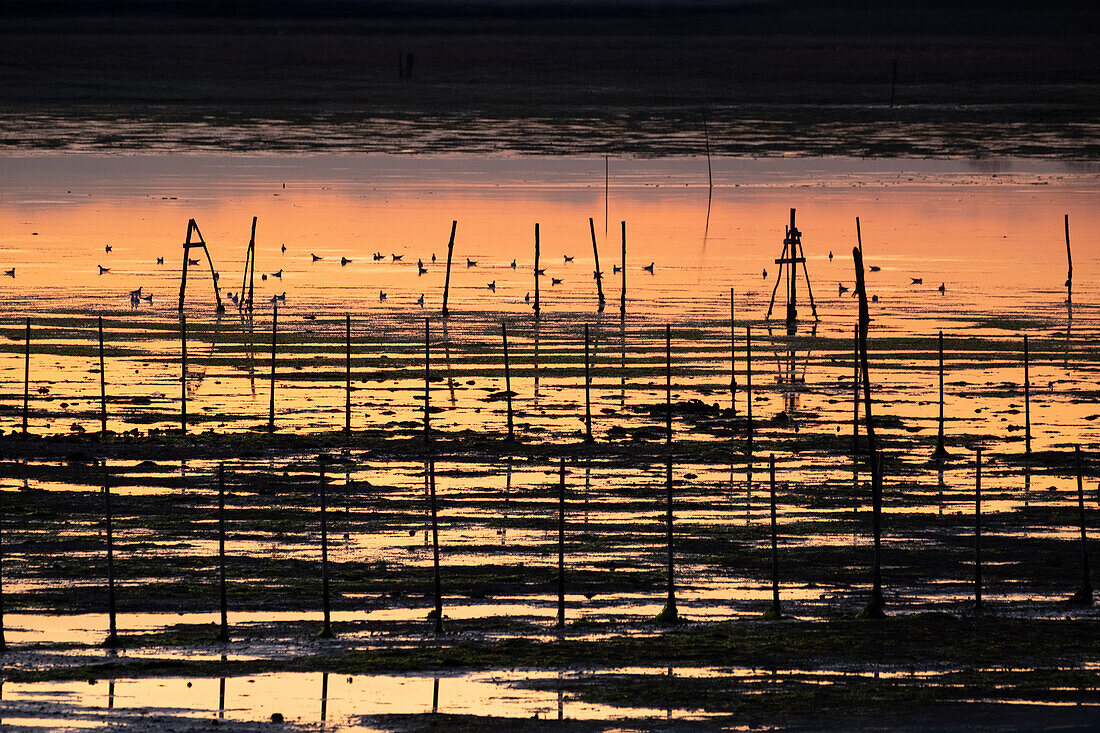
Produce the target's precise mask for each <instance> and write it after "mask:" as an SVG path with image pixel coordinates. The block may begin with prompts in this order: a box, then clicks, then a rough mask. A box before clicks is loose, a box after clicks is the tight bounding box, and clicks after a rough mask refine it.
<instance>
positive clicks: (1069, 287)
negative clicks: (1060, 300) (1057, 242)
mask: <svg viewBox="0 0 1100 733" xmlns="http://www.w3.org/2000/svg"><path fill="white" fill-rule="evenodd" d="M1066 264H1067V268H1068V269H1067V271H1066V302H1067V303H1072V302H1073V253H1071V252H1070V249H1069V214H1066Z"/></svg>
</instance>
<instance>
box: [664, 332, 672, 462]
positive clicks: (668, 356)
mask: <svg viewBox="0 0 1100 733" xmlns="http://www.w3.org/2000/svg"><path fill="white" fill-rule="evenodd" d="M665 445H667V446H669V447H671V446H672V326H670V325H669V324H667V323H666V324H665Z"/></svg>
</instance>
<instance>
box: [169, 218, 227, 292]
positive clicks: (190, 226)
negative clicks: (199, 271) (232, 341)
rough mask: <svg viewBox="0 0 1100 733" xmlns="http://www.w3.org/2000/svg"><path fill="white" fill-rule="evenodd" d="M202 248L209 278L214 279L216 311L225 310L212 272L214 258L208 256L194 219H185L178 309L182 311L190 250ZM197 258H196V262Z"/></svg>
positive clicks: (208, 253) (215, 276)
mask: <svg viewBox="0 0 1100 733" xmlns="http://www.w3.org/2000/svg"><path fill="white" fill-rule="evenodd" d="M192 234H194V235H195V237H196V241H191V235H192ZM192 249H202V251H203V252H205V253H206V261H207V263H208V264H209V265H210V278H211V280H213V281H214V298H215V300H216V301H217V303H218V313H221V312H223V311H224V310H225V307H224V306H223V305H222V296H221V292H219V290H218V274H217V273H216V272H214V260H213V259H212V258H211V257H210V249H209V248H208V247H207V246H206V241H205V240H203V238H202V232H200V231H199V225H198V224H196V223H195V220H194V219H188V220H187V239H186V241H185V242H184V243H183V271H182V273H181V274H180V303H179V310H180V312H181V313H182V312H183V302H184V298H185V296H186V293H187V267H188V265H189V264H190V263H191V259H190V258H191V250H192ZM197 262H198V260H196V263H197Z"/></svg>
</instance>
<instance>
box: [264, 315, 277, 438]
mask: <svg viewBox="0 0 1100 733" xmlns="http://www.w3.org/2000/svg"><path fill="white" fill-rule="evenodd" d="M278 328H279V304H278V303H275V304H274V306H273V308H272V311H271V400H270V402H269V404H268V411H267V432H269V433H274V432H275V345H276V341H277V340H278V338H277V334H278Z"/></svg>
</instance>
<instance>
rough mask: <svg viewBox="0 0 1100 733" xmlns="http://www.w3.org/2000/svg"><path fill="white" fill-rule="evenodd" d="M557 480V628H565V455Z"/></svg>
mask: <svg viewBox="0 0 1100 733" xmlns="http://www.w3.org/2000/svg"><path fill="white" fill-rule="evenodd" d="M559 477H560V478H559V481H558V628H559V629H564V628H565V456H562V458H561V468H560V469H559Z"/></svg>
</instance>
